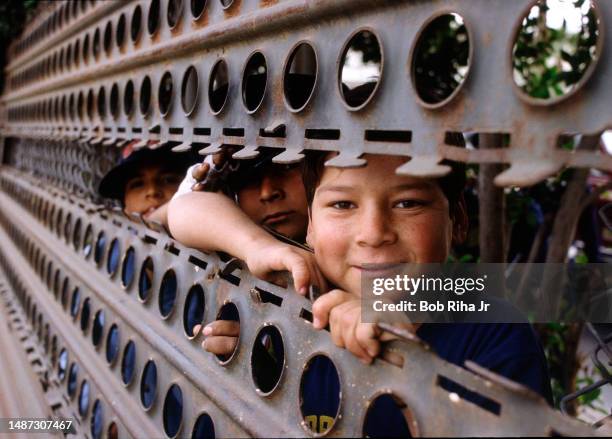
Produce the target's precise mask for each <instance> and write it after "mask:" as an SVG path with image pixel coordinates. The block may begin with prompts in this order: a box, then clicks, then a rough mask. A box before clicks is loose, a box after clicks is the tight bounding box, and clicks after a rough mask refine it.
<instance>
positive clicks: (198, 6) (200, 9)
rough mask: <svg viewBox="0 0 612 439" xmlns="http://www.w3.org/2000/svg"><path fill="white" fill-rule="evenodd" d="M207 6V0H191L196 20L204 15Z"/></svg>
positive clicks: (192, 13) (192, 12) (192, 11)
mask: <svg viewBox="0 0 612 439" xmlns="http://www.w3.org/2000/svg"><path fill="white" fill-rule="evenodd" d="M205 7H206V0H191V15H193V18H194V20H197V19H198V18H200V17H201V16H202V13H204V8H205Z"/></svg>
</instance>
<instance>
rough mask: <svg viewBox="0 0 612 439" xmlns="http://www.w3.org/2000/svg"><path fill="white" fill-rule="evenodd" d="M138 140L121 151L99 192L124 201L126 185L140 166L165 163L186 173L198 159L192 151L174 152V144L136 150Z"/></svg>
mask: <svg viewBox="0 0 612 439" xmlns="http://www.w3.org/2000/svg"><path fill="white" fill-rule="evenodd" d="M138 142H139V141H138V140H135V141H133V142H130V143H128V144H127V145H126V146H124V147H123V149H122V151H121V159H120V160H119V163H118V164H117V165H116V166H115V167H114V168H112V169H111V170H110V171H108V172H107V173H106V175H105V176H104V178H102V181H101V182H100V185H99V186H98V192H99V193H100V195H101V196H103V197H105V198H116V199H118V200H120V201H121V202H123V197H124V195H125V194H124V192H125V185H126V183H127V181H128V180H129V179H130V178H132V177H133V176H134V175H135V174H136V172H137V171H138V169H139V168H141V167H142V166H143V165H145V164H149V163H154V164H163V165H164V166H165V167H167V168H168V169H172V170H176V172H178V173H184V172H185V171H186V170H187V168H188V167H189V166H190V165H192V164H193V163H195V162H196V161H197V158H196V157H195V155H194V154H193V153H192V152H191V151H187V152H172V150H171V149H172V147H173V146H174V145H173V144H168V145H164V146H162V147H161V148H157V149H150V148H142V149H138V150H135V149H134V145H135V144H136V143H138Z"/></svg>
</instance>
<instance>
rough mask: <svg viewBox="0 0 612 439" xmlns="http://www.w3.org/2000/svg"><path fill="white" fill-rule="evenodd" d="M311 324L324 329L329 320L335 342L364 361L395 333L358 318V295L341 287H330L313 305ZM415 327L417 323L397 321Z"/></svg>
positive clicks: (391, 338)
mask: <svg viewBox="0 0 612 439" xmlns="http://www.w3.org/2000/svg"><path fill="white" fill-rule="evenodd" d="M312 315H313V326H314V327H315V328H317V329H323V328H325V327H326V326H327V325H328V324H329V329H330V332H331V337H332V340H333V342H334V343H335V345H336V346H338V347H341V348H346V349H348V350H349V351H350V352H352V353H353V354H354V355H355V356H357V357H358V358H359V359H360V360H361V361H363V362H364V363H366V364H369V363H371V362H372V360H373V359H374V358H375V357H377V356H378V354H380V348H381V346H380V342H383V341H389V340H394V339H396V337H395V336H394V335H392V334H389V333H387V332H383V331H382V330H381V329H380V328H379V327H378V325H376V324H375V323H362V322H361V299H360V298H359V297H357V296H355V295H354V294H350V293H347V292H346V291H342V290H332V291H330V292H329V293H327V294H324V295H322V296H321V297H319V298H318V299H317V300H316V301H315V302H314V303H313V305H312ZM398 326H400V327H401V328H402V329H406V330H408V331H413V332H414V331H416V328H417V327H418V326H417V325H414V324H402V325H398Z"/></svg>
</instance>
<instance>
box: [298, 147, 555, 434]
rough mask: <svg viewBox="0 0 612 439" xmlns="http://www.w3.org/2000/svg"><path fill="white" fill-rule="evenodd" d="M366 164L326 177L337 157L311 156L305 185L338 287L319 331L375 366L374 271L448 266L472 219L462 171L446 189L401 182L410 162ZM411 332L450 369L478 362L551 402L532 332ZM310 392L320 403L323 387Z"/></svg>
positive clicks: (503, 327)
mask: <svg viewBox="0 0 612 439" xmlns="http://www.w3.org/2000/svg"><path fill="white" fill-rule="evenodd" d="M364 157H365V158H366V159H367V162H368V163H367V166H365V167H362V168H351V169H339V168H332V167H324V162H325V160H327V159H329V158H331V153H327V154H320V153H314V154H309V157H308V158H307V159H306V163H305V170H304V184H305V187H306V193H307V198H308V202H309V205H310V222H309V225H308V235H307V242H308V244H309V245H310V246H311V247H312V248H313V249H314V254H315V260H316V262H317V265H318V266H319V268H320V270H321V271H322V273H323V274H324V276H325V277H326V278H327V280H328V281H329V282H330V283H332V284H333V285H334V286H335V287H336V289H334V290H332V291H330V292H329V293H327V294H324V295H323V296H321V297H320V298H319V299H318V300H317V301H316V302H315V303H314V304H313V316H314V320H313V324H314V326H315V328H318V329H322V328H324V327H326V326H327V325H328V324H329V329H330V333H331V338H332V340H333V342H334V343H335V344H336V345H337V346H339V347H342V348H346V349H348V350H349V351H350V352H352V353H353V354H355V355H356V356H357V357H358V358H360V359H361V360H362V361H363V362H365V363H370V362H372V361H373V359H374V358H375V357H376V356H378V354H379V353H380V350H381V336H382V334H381V332H380V330H379V329H378V328H377V326H376V325H375V324H371V323H362V322H361V300H360V295H361V277H362V276H363V275H364V274H372V273H368V270H370V269H371V268H369V267H370V265H369V264H376V267H377V268H376V269H377V270H382V271H390V270H392V269H393V268H395V267H397V266H398V264H406V263H412V264H414V263H444V262H445V261H446V260H447V258H448V256H449V254H450V250H451V246H452V245H453V244H454V243H460V242H461V241H462V240H463V239H464V238H465V235H466V231H467V217H466V213H465V203H464V201H463V197H462V190H463V187H464V181H465V180H464V178H465V177H464V176H465V172H464V171H463V169H462V167H460V166H459V167H457V169H454V170H453V171H452V172H451V173H450V174H449V175H448V176H447V177H444V178H441V179H427V178H416V177H409V176H401V175H398V174H396V173H395V170H396V169H397V168H398V167H399V166H401V165H402V164H403V163H404V162H405V161H406V159H405V158H402V157H395V156H381V155H366V156H364ZM376 274H377V273H376ZM407 329H409V330H411V331H413V332H414V331H415V332H416V333H417V335H418V336H419V337H420V338H422V339H423V340H424V341H425V342H427V343H428V344H429V345H430V346H431V347H432V348H433V349H434V350H435V351H436V352H437V353H438V355H439V356H440V357H442V358H444V359H446V360H447V361H449V362H452V363H455V364H457V365H459V366H463V364H464V362H465V361H466V360H471V361H474V362H476V363H477V364H479V365H480V366H483V367H485V368H487V369H489V370H491V371H493V372H496V373H499V374H501V375H504V376H506V377H508V378H510V379H512V380H515V381H517V382H519V383H522V384H524V385H526V386H527V387H529V388H531V389H532V390H533V391H535V392H537V393H539V394H541V395H543V396H544V397H545V398H546V399H547V400H548V401H550V400H551V392H550V382H549V379H548V373H547V367H546V360H545V357H544V354H543V351H542V349H541V347H540V345H539V343H538V341H537V339H536V336H535V333H534V332H533V330H532V328H531V327H530V326H529V325H528V324H472V323H464V324H423V325H421V326H419V325H416V324H415V325H412V326H408V328H407ZM325 374H326V371H324V370H322V371H321V372H320V374H319V375H321V376H325ZM310 387H311V389H312V390H311V391H312V392H314V393H315V394H316V393H317V390H316V386H315V385H314V384H312V385H311V386H310ZM328 391H329V390H328ZM313 397H314V396H313ZM468 399H469V398H468ZM474 402H476V403H479V404H481V403H482V401H479V400H478V399H477V398H476V401H474ZM324 405H325V404H322V406H324ZM310 410H313V411H316V410H317V407H316V405H314V406H312V407H311V408H310ZM387 411H389V410H387ZM306 415H311V416H333V414H330V413H316V412H315V413H306ZM374 418H375V419H377V420H378V421H377V422H376V423H375V425H373V426H371V429H372V431H371V433H372V434H373V435H374V434H376V435H379V434H384V435H394V434H398V432H402V431H404V432H405V426H404V425H402V423H401V422H399V421H398V420H397V417H396V418H395V419H388V416H387V415H386V414H385V410H384V409H382V410H381V411H380V412H379V413H378V414H377V415H376V416H374Z"/></svg>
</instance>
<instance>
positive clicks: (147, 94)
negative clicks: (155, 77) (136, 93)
mask: <svg viewBox="0 0 612 439" xmlns="http://www.w3.org/2000/svg"><path fill="white" fill-rule="evenodd" d="M150 109H151V79H150V78H149V77H148V76H145V77H144V79H143V80H142V84H140V113H141V114H144V115H146V114H148V113H149V110H150Z"/></svg>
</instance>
